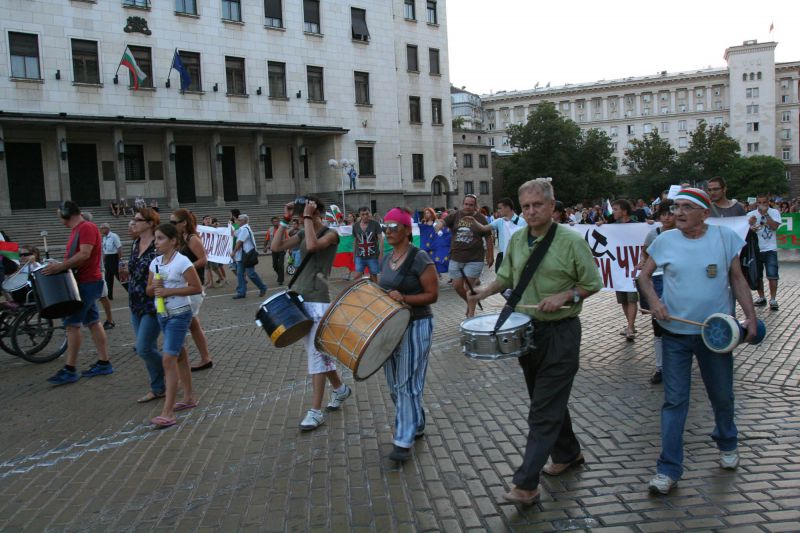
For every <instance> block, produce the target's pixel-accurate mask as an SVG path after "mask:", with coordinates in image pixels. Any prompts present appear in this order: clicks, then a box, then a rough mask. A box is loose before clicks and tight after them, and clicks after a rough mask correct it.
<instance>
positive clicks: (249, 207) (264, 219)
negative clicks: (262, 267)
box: [0, 194, 341, 259]
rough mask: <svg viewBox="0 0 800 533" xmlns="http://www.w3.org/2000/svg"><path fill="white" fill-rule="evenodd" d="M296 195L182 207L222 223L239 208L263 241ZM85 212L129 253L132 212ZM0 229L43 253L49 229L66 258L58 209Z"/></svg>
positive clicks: (18, 214)
mask: <svg viewBox="0 0 800 533" xmlns="http://www.w3.org/2000/svg"><path fill="white" fill-rule="evenodd" d="M294 198H295V196H294V195H289V194H284V195H278V194H276V195H270V197H269V202H268V203H267V205H259V204H258V203H256V202H228V203H227V205H225V206H215V205H211V204H202V203H192V204H182V205H181V207H183V208H186V209H188V210H190V211H192V212H193V213H194V214H195V216H196V217H197V220H198V222H201V221H202V219H203V216H205V215H211V216H213V217H216V218H217V220H219V222H220V224H221V225H225V224H227V222H228V219H229V218H230V216H231V209H238V210H239V211H241V212H242V213H244V214H246V215H247V216H249V217H250V226H251V227H252V228H253V233H254V234H255V236H256V240H257V241H258V242H259V243H260V242H263V239H264V234H265V233H266V232H267V229H268V228H269V227H270V226H271V225H272V224H271V220H272V217H274V216H282V215H283V206H284V205H285V204H286V203H287V202H291V201H292V200H294ZM320 198H321V199H322V200H323V201H324V202H325V204H326V205H330V204H331V203H341V201H339V202H337V201H336V198H335V195H334V194H329V195H320ZM159 208H160V214H161V220H162V222H167V221H169V212H170V211H169V208H168V207H166V206H159ZM84 211H89V212H90V213H92V216H93V221H94V223H95V224H98V225H99V224H102V223H104V222H107V223H108V224H109V225H110V226H111V231H113V232H114V233H116V234H117V235H119V237H120V239H121V240H122V244H123V254H124V255H126V256H127V253H128V250H129V248H130V243H131V238H130V235H129V234H128V222H129V221H130V218H131V217H130V216H129V215H128V216H120V217H114V216H112V215H111V211H110V209H109V207H108V206H107V205H106V206H102V207H100V206H98V207H87V208H85V209H84ZM0 229H1V230H3V231H4V232H6V234H7V235H8V236H9V238H10V239H11V240H12V241H14V242H18V243H20V244H33V245H35V246H38V247H39V249H40V250H41V251H42V254H44V240H43V237H42V236H41V233H42V232H43V231H46V232H47V245H48V249H49V251H50V255H51V257H53V258H55V259H61V258H62V257H63V255H64V250H65V248H66V243H67V240H68V238H69V230H68V229H67V228H66V227H65V226H64V225H63V224H62V223H61V219H60V218H59V217H58V214H57V213H56V209H55V208H49V209H27V210H19V211H14V213H13V214H12V215H11V216H3V217H0ZM259 248H260V246H259Z"/></svg>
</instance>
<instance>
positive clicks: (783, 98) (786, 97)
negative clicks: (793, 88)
mask: <svg viewBox="0 0 800 533" xmlns="http://www.w3.org/2000/svg"><path fill="white" fill-rule="evenodd" d="M781 103H782V104H788V103H789V95H788V94H782V95H781Z"/></svg>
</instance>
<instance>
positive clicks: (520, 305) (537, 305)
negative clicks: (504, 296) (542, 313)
mask: <svg viewBox="0 0 800 533" xmlns="http://www.w3.org/2000/svg"><path fill="white" fill-rule="evenodd" d="M517 307H519V308H520V309H536V310H537V311H538V310H539V304H536V305H530V304H517ZM570 307H572V306H571V305H562V306H561V307H559V309H569V308H570Z"/></svg>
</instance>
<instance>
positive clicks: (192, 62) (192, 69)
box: [178, 50, 203, 92]
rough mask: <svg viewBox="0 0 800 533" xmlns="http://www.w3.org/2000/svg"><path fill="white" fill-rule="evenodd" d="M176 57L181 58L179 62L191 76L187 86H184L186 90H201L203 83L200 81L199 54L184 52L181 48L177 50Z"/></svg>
mask: <svg viewBox="0 0 800 533" xmlns="http://www.w3.org/2000/svg"><path fill="white" fill-rule="evenodd" d="M178 57H180V58H181V63H183V66H184V67H185V68H186V71H187V72H188V73H189V76H190V77H191V78H192V81H191V83H189V87H187V88H186V90H187V91H197V92H199V91H202V90H203V84H202V82H201V77H200V74H201V68H200V54H198V53H196V52H184V51H182V50H179V51H178Z"/></svg>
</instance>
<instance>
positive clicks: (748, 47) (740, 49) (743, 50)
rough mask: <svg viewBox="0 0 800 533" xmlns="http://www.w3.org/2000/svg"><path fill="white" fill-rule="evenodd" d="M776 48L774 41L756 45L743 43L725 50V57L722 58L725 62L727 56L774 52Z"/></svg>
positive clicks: (748, 42)
mask: <svg viewBox="0 0 800 533" xmlns="http://www.w3.org/2000/svg"><path fill="white" fill-rule="evenodd" d="M776 46H778V43H776V42H775V41H770V42H766V43H758V42H756V41H745V42H744V44H742V45H740V46H729V47H728V48H726V49H725V55H723V56H722V58H723V59H724V60H725V61H727V60H728V57H729V56H732V55H738V54H749V53H751V52H768V51H770V50H775V47H776Z"/></svg>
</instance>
